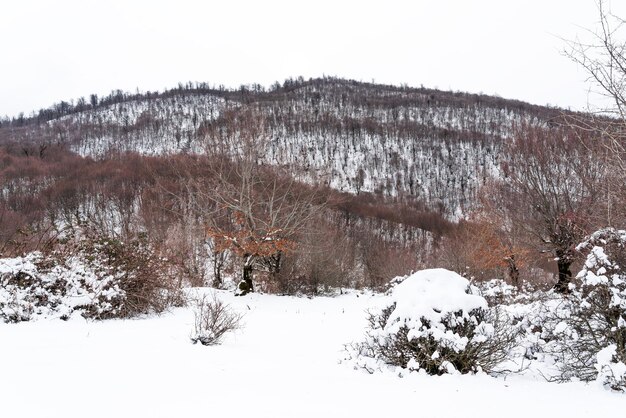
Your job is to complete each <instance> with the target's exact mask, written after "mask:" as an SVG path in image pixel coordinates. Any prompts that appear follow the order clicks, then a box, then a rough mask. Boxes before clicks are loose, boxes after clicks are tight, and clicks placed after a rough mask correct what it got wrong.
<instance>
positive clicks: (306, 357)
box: [0, 284, 625, 418]
mask: <svg viewBox="0 0 626 418" xmlns="http://www.w3.org/2000/svg"><path fill="white" fill-rule="evenodd" d="M408 286H409V284H407V285H406V287H408ZM196 291H197V292H211V291H210V290H204V289H197V290H196ZM217 293H218V297H219V298H221V299H222V300H224V301H225V302H226V303H228V304H230V305H231V307H232V309H233V310H234V311H236V312H239V313H242V314H243V315H244V318H243V321H244V328H243V329H241V330H239V331H237V332H236V333H234V334H229V335H228V336H227V337H226V338H225V340H224V343H223V344H222V345H220V346H211V347H205V346H202V345H199V344H196V345H193V344H192V343H191V342H190V338H189V337H190V333H191V331H192V327H193V321H194V317H193V312H192V310H191V309H190V308H178V309H175V310H173V311H172V312H170V313H167V314H164V315H161V316H159V317H149V318H144V319H135V320H109V321H100V322H94V321H86V320H84V319H81V318H72V319H70V320H69V321H65V322H64V321H59V320H54V319H41V320H39V321H35V322H24V323H18V324H0V341H1V342H2V344H0V373H1V376H2V377H1V378H0V416H2V417H50V418H53V417H85V416H89V417H111V416H123V417H150V418H154V417H186V416H216V415H217V416H220V415H224V416H254V417H256V418H261V417H272V418H277V417H293V416H298V417H316V418H319V417H320V416H331V417H333V416H358V417H393V416H401V415H402V416H405V415H406V414H407V413H410V414H413V415H419V416H428V417H454V418H458V417H460V416H481V417H485V418H489V417H500V416H502V415H503V414H506V415H507V416H508V417H528V416H555V417H558V416H567V417H571V418H577V417H598V416H620V415H621V414H622V413H623V406H624V401H625V398H624V395H621V394H617V393H614V392H610V391H608V390H605V389H603V388H601V387H600V386H599V385H588V384H584V383H581V382H573V383H566V384H556V383H548V382H546V381H545V380H544V379H542V378H541V377H539V376H536V375H510V376H508V377H506V378H494V377H490V376H487V375H485V374H478V375H444V376H441V377H434V376H427V375H425V374H422V373H411V374H408V375H406V376H405V377H404V378H400V377H398V375H397V373H392V372H389V373H376V374H372V375H370V374H368V373H367V372H365V371H363V370H354V369H353V368H352V367H351V366H350V365H349V364H347V362H341V360H342V359H343V358H344V356H345V352H344V350H343V346H344V344H346V343H350V342H353V341H357V340H359V339H360V338H362V336H363V333H364V331H365V327H366V314H365V310H366V309H367V308H369V307H371V306H376V305H378V306H381V305H383V304H384V303H386V302H387V301H388V296H383V295H369V294H358V293H349V294H344V295H342V296H338V297H335V298H327V297H319V298H314V299H307V298H296V297H286V296H282V297H281V296H271V295H262V294H250V295H248V296H246V297H234V296H233V295H232V294H231V293H229V292H222V291H218V292H217Z"/></svg>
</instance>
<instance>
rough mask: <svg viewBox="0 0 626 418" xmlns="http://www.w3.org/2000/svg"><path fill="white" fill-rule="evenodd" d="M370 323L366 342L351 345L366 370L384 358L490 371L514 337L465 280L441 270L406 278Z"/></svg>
mask: <svg viewBox="0 0 626 418" xmlns="http://www.w3.org/2000/svg"><path fill="white" fill-rule="evenodd" d="M474 290H475V289H474ZM369 323H370V324H369V325H370V327H369V330H368V333H367V336H366V339H365V341H364V342H362V343H360V344H357V345H356V346H355V347H353V348H354V349H356V351H357V355H358V357H359V360H358V361H357V362H358V363H359V365H361V366H362V367H365V368H366V369H368V370H373V369H376V368H377V367H379V366H380V363H383V364H386V365H390V366H397V367H401V368H403V369H409V370H424V371H425V372H426V373H428V374H435V375H440V374H444V373H470V372H478V371H481V370H482V371H490V370H493V368H494V367H495V366H496V365H497V364H498V363H500V362H501V361H503V360H504V359H505V357H506V354H507V352H508V349H509V348H510V346H511V345H512V343H513V341H514V336H513V334H512V333H509V332H508V330H507V329H505V328H503V327H501V324H500V321H498V320H497V318H496V317H495V315H494V314H493V312H492V311H490V310H489V308H488V306H487V301H486V300H485V299H484V298H483V297H481V296H479V295H477V294H473V293H472V288H471V286H470V284H469V282H468V280H467V279H465V278H463V277H461V276H460V275H458V274H456V273H454V272H451V271H448V270H444V269H431V270H422V271H418V272H417V273H414V274H412V275H411V276H409V277H407V278H406V279H405V280H403V281H402V282H401V283H400V284H398V285H396V286H395V287H394V288H393V289H392V290H391V300H390V303H389V304H388V305H387V306H386V307H384V308H383V309H381V310H380V311H377V312H374V313H370V317H369ZM372 360H373V361H372Z"/></svg>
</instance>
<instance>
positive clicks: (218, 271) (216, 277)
mask: <svg viewBox="0 0 626 418" xmlns="http://www.w3.org/2000/svg"><path fill="white" fill-rule="evenodd" d="M223 266H224V253H223V252H221V251H213V287H215V288H220V287H222V284H223V281H222V267H223Z"/></svg>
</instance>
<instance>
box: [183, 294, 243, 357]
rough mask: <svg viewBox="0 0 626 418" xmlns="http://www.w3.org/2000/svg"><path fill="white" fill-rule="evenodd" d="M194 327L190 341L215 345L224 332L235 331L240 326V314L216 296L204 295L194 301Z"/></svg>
mask: <svg viewBox="0 0 626 418" xmlns="http://www.w3.org/2000/svg"><path fill="white" fill-rule="evenodd" d="M194 317H195V320H194V328H193V332H192V334H191V341H192V342H193V343H194V344H196V343H198V342H199V343H200V344H202V345H215V344H219V343H221V341H222V338H223V337H224V335H226V333H228V332H231V331H235V330H237V329H239V328H240V326H241V315H240V314H238V313H235V312H233V310H232V309H231V308H230V307H229V306H228V305H227V304H226V303H224V302H222V301H221V300H220V299H218V298H217V296H215V295H213V296H212V297H210V298H209V297H207V296H206V295H204V296H202V297H201V298H199V299H197V300H196V301H195V306H194Z"/></svg>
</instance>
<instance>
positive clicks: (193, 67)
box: [0, 0, 626, 115]
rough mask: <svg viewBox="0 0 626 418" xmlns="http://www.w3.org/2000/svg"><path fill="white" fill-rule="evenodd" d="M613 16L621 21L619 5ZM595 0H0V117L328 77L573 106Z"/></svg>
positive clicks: (625, 11)
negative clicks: (118, 98) (575, 49)
mask: <svg viewBox="0 0 626 418" xmlns="http://www.w3.org/2000/svg"><path fill="white" fill-rule="evenodd" d="M621 3H623V4H620V2H619V1H616V0H613V4H612V7H613V11H614V12H615V13H616V14H618V15H620V16H622V17H626V1H623V2H621ZM597 20H598V16H597V12H596V6H595V2H594V0H516V1H510V0H472V1H470V0H413V1H409V0H407V1H402V0H382V1H368V0H362V1H341V0H315V1H310V0H302V1H296V0H291V1H280V0H264V1H261V0H256V1H254V0H250V1H246V0H222V1H210V0H207V1H199V0H175V1H173V0H172V1H160V0H152V1H144V0H107V1H105V0H55V1H52V0H7V1H5V2H3V4H2V8H1V10H0V42H1V45H2V46H1V52H0V56H1V57H2V58H1V60H0V115H3V114H7V115H15V114H17V113H18V112H20V111H24V112H25V113H27V114H28V113H30V112H31V111H32V110H34V109H39V108H41V107H47V106H49V105H51V104H52V103H54V102H58V101H60V100H70V99H75V98H78V97H80V96H88V95H89V94H90V93H96V94H99V95H103V94H108V93H109V92H110V91H111V90H113V89H122V90H127V91H134V90H135V89H136V88H139V89H140V90H142V91H145V90H161V89H163V88H166V87H174V86H175V85H176V84H178V82H186V81H206V82H209V83H211V84H215V85H218V84H224V85H227V86H238V85H239V84H242V83H244V84H248V83H253V82H258V83H261V84H264V85H270V84H271V83H272V82H274V81H276V80H279V81H281V82H282V81H283V80H284V79H285V78H287V77H290V76H291V77H297V76H299V75H302V76H304V77H305V78H308V77H317V76H321V75H324V74H326V75H336V76H340V77H347V78H354V79H357V80H363V81H371V80H375V81H376V82H384V83H393V84H400V83H407V84H409V85H412V86H420V85H424V86H426V87H435V88H440V89H445V90H448V89H452V90H461V91H469V92H484V93H487V94H498V95H500V96H503V97H507V98H515V99H520V100H525V101H529V102H531V103H537V104H548V103H549V104H552V105H559V106H562V107H572V108H574V109H582V108H584V107H585V106H586V104H587V101H588V85H587V84H586V83H585V82H584V80H585V74H584V72H582V71H581V70H580V69H579V68H578V67H577V66H576V65H575V64H574V63H572V62H570V61H569V60H568V59H567V58H565V57H563V56H562V55H561V51H562V50H563V48H564V46H565V44H564V41H563V40H562V39H560V38H566V39H572V38H574V37H575V36H576V35H577V34H580V33H583V32H584V29H583V28H593V27H594V26H595V23H596V22H597Z"/></svg>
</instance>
